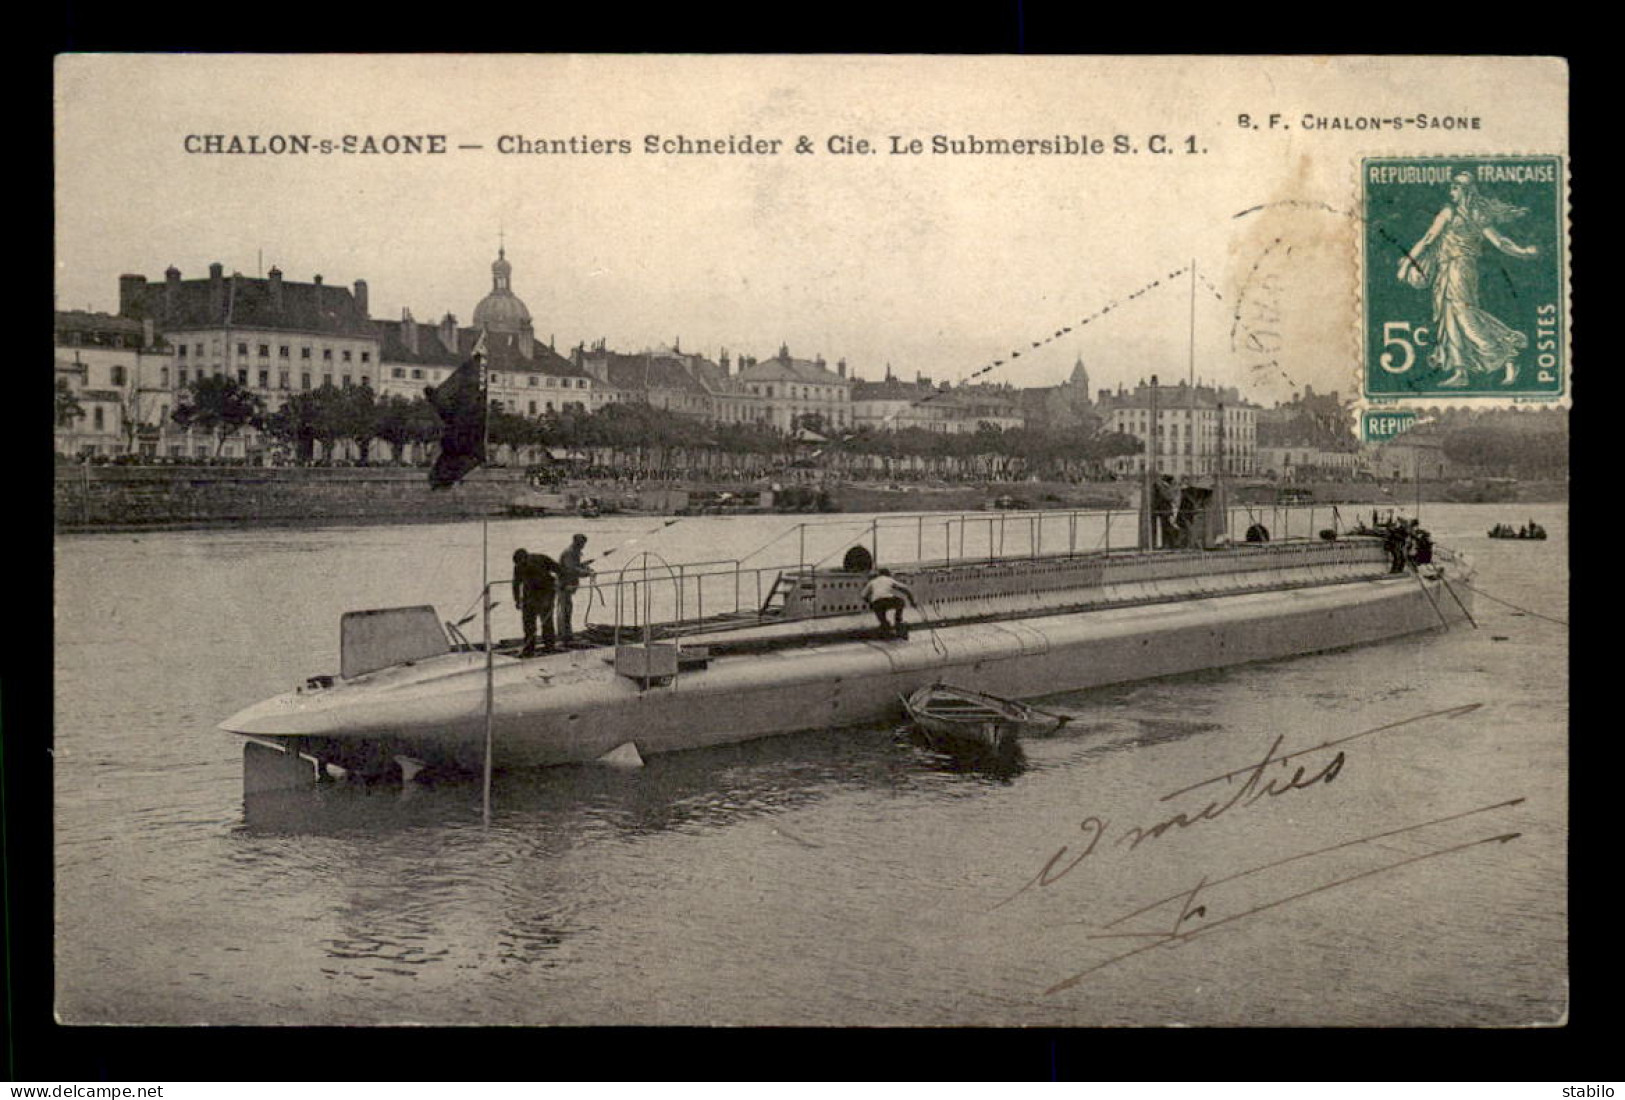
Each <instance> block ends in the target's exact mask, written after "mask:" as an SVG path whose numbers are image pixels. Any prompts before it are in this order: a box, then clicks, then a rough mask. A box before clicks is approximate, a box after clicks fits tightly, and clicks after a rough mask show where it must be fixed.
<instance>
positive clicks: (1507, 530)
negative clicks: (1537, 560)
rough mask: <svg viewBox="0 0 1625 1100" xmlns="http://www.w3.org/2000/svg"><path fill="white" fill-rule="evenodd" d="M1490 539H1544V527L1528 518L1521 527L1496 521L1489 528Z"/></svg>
mask: <svg viewBox="0 0 1625 1100" xmlns="http://www.w3.org/2000/svg"><path fill="white" fill-rule="evenodd" d="M1489 536H1490V538H1492V539H1544V538H1545V537H1546V528H1544V527H1542V526H1541V525H1540V524H1538V523H1536V522H1535V521H1534V520H1530V521H1529V522H1528V523H1526V524H1524V525H1523V526H1522V527H1513V526H1512V524H1510V523H1497V524H1496V525H1495V526H1494V527H1491V528H1490V530H1489Z"/></svg>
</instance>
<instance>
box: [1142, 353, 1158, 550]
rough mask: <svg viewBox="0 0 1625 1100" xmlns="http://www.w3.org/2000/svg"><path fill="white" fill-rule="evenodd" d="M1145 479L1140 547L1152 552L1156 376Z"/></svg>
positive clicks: (1149, 413)
mask: <svg viewBox="0 0 1625 1100" xmlns="http://www.w3.org/2000/svg"><path fill="white" fill-rule="evenodd" d="M1146 419H1147V425H1146V432H1145V479H1144V484H1143V485H1142V487H1141V489H1140V546H1141V547H1142V548H1143V549H1146V550H1154V549H1156V545H1157V534H1156V532H1157V527H1156V519H1155V512H1156V490H1157V376H1156V375H1154V374H1153V375H1152V376H1151V390H1150V397H1149V399H1148V404H1147V409H1146Z"/></svg>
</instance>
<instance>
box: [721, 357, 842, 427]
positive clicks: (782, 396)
mask: <svg viewBox="0 0 1625 1100" xmlns="http://www.w3.org/2000/svg"><path fill="white" fill-rule="evenodd" d="M737 381H738V385H739V388H740V392H741V393H742V394H744V395H747V396H748V397H750V398H751V399H752V405H754V407H755V409H756V412H757V415H756V418H755V419H757V420H759V421H761V422H762V423H765V424H769V425H771V426H773V427H775V428H778V429H779V430H780V431H784V432H790V431H794V430H795V429H796V428H797V427H799V426H800V424H799V421H800V418H801V417H803V416H805V415H807V414H809V413H816V414H817V415H818V417H819V418H820V420H821V421H822V423H823V425H824V427H825V429H827V430H828V431H845V430H848V429H850V428H851V427H853V425H854V420H853V410H852V385H853V381H852V379H850V378H848V377H847V376H846V360H844V359H843V360H841V361H840V362H839V363H837V364H836V369H835V370H833V371H832V370H830V369H829V366H828V364H826V363H825V362H824V357H823V356H822V355H820V356H818V357H817V358H816V359H797V358H794V357H793V356H791V354H790V349H789V347H788V346H787V345H785V344H780V345H779V353H778V354H777V355H775V356H774V357H773V358H771V359H763V360H761V361H760V362H758V361H756V360H754V359H744V360H741V362H740V369H739V375H738V379H737Z"/></svg>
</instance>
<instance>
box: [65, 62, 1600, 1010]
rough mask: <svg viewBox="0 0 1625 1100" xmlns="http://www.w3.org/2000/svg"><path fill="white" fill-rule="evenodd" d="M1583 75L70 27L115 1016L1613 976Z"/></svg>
mask: <svg viewBox="0 0 1625 1100" xmlns="http://www.w3.org/2000/svg"><path fill="white" fill-rule="evenodd" d="M1568 105H1569V77H1568V70H1567V66H1566V64H1565V62H1564V61H1562V60H1561V59H1554V58H1539V57H1518V58H1508V57H1436V56H1435V57H1427V58H1409V57H1132V58H1128V57H1032V56H1022V57H1000V56H976V57H968V56H967V57H952V56H851V55H849V56H749V57H747V56H700V55H686V56H614V55H487V56H462V55H422V56H407V55H397V56H389V55H365V56H362V55H337V54H335V55H304V56H257V55H229V56H223V55H222V56H216V55H207V54H189V55H64V56H61V57H59V58H58V60H57V62H56V70H55V127H56V128H55V152H56V166H55V167H56V192H55V200H56V207H55V241H56V254H55V258H56V266H55V270H54V273H53V274H54V294H55V309H54V317H53V332H54V338H55V363H54V369H55V398H56V407H55V435H54V441H55V451H56V465H55V469H54V479H55V480H54V494H55V495H54V500H55V508H56V511H55V522H56V542H55V548H56V559H55V567H56V577H55V586H56V587H55V612H56V643H55V653H54V661H55V667H54V673H55V675H54V719H55V723H54V755H53V763H52V768H53V793H54V814H55V821H54V824H55V833H54V868H55V891H56V894H55V933H56V935H55V944H54V953H55V969H54V973H55V981H56V988H55V1011H56V1014H57V1018H58V1019H59V1020H60V1021H62V1022H64V1023H67V1024H82V1025H130V1024H137V1025H173V1026H190V1025H263V1026H283V1025H288V1026H296V1025H297V1026H312V1025H317V1026H328V1025H413V1024H431V1025H519V1026H547V1025H681V1026H695V1025H701V1026H708V1025H716V1026H740V1025H746V1026H749V1025H770V1026H798V1025H804V1026H844V1027H873V1026H882V1027H907V1026H943V1027H962V1026H975V1027H1032V1026H1040V1027H1050V1026H1066V1027H1173V1026H1198V1027H1213V1028H1231V1027H1256V1026H1283V1025H1284V1026H1293V1027H1398V1026H1403V1027H1425V1028H1542V1027H1552V1026H1560V1025H1563V1024H1565V1023H1566V1022H1567V1020H1568V1013H1569V988H1570V987H1569V937H1568V918H1569V914H1568V911H1567V904H1568V903H1567V898H1568V885H1569V884H1568V880H1567V866H1568V860H1567V857H1568V852H1569V836H1568V831H1567V820H1568V779H1569V761H1568V740H1567V735H1568V717H1569V714H1568V702H1569V693H1568V683H1567V668H1568V654H1569V649H1568V646H1569V640H1568V633H1569V632H1568V627H1567V622H1568V602H1569V579H1568V572H1567V570H1568V564H1567V563H1568V539H1569V527H1568V522H1567V517H1568V506H1567V502H1568V473H1569V468H1568V453H1569V446H1568V430H1569V429H1568V424H1569V420H1568V417H1569V409H1570V407H1571V402H1572V395H1573V386H1572V371H1573V361H1572V356H1571V347H1570V329H1571V323H1572V317H1571V310H1570V295H1571V290H1572V287H1571V279H1570V267H1569V256H1570V245H1571V241H1570V238H1571V234H1572V230H1571V222H1570V217H1569V205H1568V188H1569V182H1570V163H1569V141H1568V130H1567V127H1568ZM110 582H111V583H110Z"/></svg>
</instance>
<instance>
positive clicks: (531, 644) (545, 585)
mask: <svg viewBox="0 0 1625 1100" xmlns="http://www.w3.org/2000/svg"><path fill="white" fill-rule="evenodd" d="M558 572H559V567H558V563H557V562H555V561H554V560H553V559H552V558H550V557H548V556H547V555H546V554H532V553H529V552H527V551H525V550H515V551H514V552H513V605H514V606H515V607H517V608H518V609H519V615H520V618H521V620H522V621H523V622H524V625H525V648H524V649H523V650H521V651H520V654H519V655H520V656H521V657H534V656H536V623H537V621H538V620H539V621H540V622H541V624H542V648H543V649H545V650H547V651H549V652H551V651H552V650H554V649H556V648H558V646H557V642H556V640H555V636H554V633H553V595H554V593H555V592H556V591H557V588H558Z"/></svg>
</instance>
